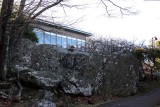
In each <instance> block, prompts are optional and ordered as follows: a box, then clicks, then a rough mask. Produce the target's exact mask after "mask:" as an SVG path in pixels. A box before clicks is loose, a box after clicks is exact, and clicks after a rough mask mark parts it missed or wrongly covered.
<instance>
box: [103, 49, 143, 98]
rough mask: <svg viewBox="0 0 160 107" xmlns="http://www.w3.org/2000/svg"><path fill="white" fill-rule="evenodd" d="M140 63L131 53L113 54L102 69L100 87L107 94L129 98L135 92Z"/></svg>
mask: <svg viewBox="0 0 160 107" xmlns="http://www.w3.org/2000/svg"><path fill="white" fill-rule="evenodd" d="M139 67H140V62H139V60H137V59H136V58H135V57H134V55H133V54H131V53H118V52H117V53H113V55H112V56H110V58H109V59H108V60H107V61H106V62H105V65H104V68H103V74H104V75H103V81H102V87H103V88H104V89H105V91H106V92H107V93H108V94H111V95H116V96H129V95H132V94H135V93H136V92H137V87H136V84H137V82H138V80H139V72H140V71H141V70H142V69H140V68H139Z"/></svg>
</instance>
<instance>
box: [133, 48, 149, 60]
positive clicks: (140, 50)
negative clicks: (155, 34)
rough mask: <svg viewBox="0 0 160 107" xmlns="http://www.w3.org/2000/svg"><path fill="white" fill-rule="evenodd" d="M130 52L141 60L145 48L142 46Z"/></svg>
mask: <svg viewBox="0 0 160 107" xmlns="http://www.w3.org/2000/svg"><path fill="white" fill-rule="evenodd" d="M132 53H133V54H134V55H135V56H136V58H137V59H138V60H140V61H141V60H143V59H144V56H143V53H147V50H146V49H143V48H136V49H134V50H133V51H132Z"/></svg>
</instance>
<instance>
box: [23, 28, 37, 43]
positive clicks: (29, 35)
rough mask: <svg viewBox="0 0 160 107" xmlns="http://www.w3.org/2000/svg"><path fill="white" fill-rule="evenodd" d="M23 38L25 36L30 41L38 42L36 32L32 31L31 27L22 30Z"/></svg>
mask: <svg viewBox="0 0 160 107" xmlns="http://www.w3.org/2000/svg"><path fill="white" fill-rule="evenodd" d="M23 38H26V39H29V40H31V41H32V42H36V43H38V38H37V36H36V34H35V33H34V32H33V29H31V28H28V29H26V31H25V32H24V35H23Z"/></svg>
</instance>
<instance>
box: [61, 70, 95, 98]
mask: <svg viewBox="0 0 160 107" xmlns="http://www.w3.org/2000/svg"><path fill="white" fill-rule="evenodd" d="M68 71H70V73H67V74H66V75H65V76H64V78H65V79H64V81H62V82H61V83H60V86H61V89H62V91H63V92H64V93H66V94H72V95H73V94H74V95H83V96H91V95H92V91H93V89H94V87H92V84H93V83H92V82H93V81H92V80H89V79H88V78H87V77H86V76H85V75H83V76H82V75H81V74H80V73H79V72H77V71H71V70H68Z"/></svg>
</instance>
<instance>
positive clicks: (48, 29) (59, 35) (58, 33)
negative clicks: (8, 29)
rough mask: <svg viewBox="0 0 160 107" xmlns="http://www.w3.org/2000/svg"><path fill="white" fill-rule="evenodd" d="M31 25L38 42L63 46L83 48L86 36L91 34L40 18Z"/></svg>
mask: <svg viewBox="0 0 160 107" xmlns="http://www.w3.org/2000/svg"><path fill="white" fill-rule="evenodd" d="M31 26H32V27H33V28H34V32H35V33H36V35H37V37H38V40H39V44H51V45H56V46H60V47H63V48H67V47H70V46H74V47H75V48H76V49H79V50H84V49H85V45H86V38H87V37H89V36H92V34H91V33H88V32H84V31H81V30H78V29H75V28H71V27H67V26H61V25H58V24H53V23H50V22H48V21H44V20H40V19H38V20H36V21H35V22H34V23H32V24H31Z"/></svg>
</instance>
